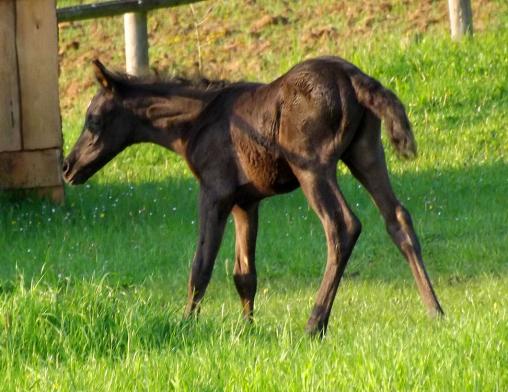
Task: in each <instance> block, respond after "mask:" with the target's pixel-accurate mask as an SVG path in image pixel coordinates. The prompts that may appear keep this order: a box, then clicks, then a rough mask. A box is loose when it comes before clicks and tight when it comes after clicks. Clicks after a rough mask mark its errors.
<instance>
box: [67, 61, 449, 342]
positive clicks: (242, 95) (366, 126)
mask: <svg viewBox="0 0 508 392" xmlns="http://www.w3.org/2000/svg"><path fill="white" fill-rule="evenodd" d="M95 71H96V75H97V80H98V81H99V83H100V84H101V86H102V89H101V91H100V92H99V93H98V94H97V95H96V96H95V97H94V99H93V100H92V102H91V104H90V106H89V108H88V110H87V115H86V119H85V126H84V129H83V132H82V134H81V136H80V138H79V140H78V141H77V142H76V145H75V147H74V148H73V150H72V151H71V153H70V154H69V156H68V157H67V159H66V160H65V162H64V167H63V171H64V178H65V179H66V181H67V182H69V183H71V184H79V183H83V182H85V181H86V180H87V179H88V178H89V177H90V176H92V175H93V174H94V173H95V172H96V171H97V170H99V169H100V168H101V167H102V166H104V165H105V164H106V163H107V162H108V161H109V160H111V159H112V158H113V157H114V156H115V155H116V154H118V153H119V152H120V151H122V150H123V149H124V148H126V147H127V146H129V145H131V144H133V143H140V142H152V143H156V144H159V145H161V146H164V147H166V148H169V149H171V150H173V151H174V152H176V153H177V154H179V155H181V156H182V157H184V159H185V160H186V161H187V163H188V165H189V167H190V169H191V170H192V172H193V173H194V175H195V176H196V178H197V179H198V181H199V184H200V195H199V225H200V231H199V238H198V243H197V250H196V254H195V256H194V261H193V263H192V270H191V273H190V277H189V283H188V291H189V294H188V302H187V306H186V310H185V314H186V316H190V315H192V314H193V313H194V312H195V311H196V310H197V309H198V308H199V304H200V302H201V300H202V299H203V296H204V294H205V291H206V288H207V286H208V283H209V281H210V278H211V275H212V271H213V266H214V262H215V258H216V256H217V252H218V250H219V247H220V243H221V240H222V236H223V233H224V227H225V224H226V220H227V217H228V216H229V214H230V213H232V214H233V218H234V222H235V234H236V247H235V264H234V274H233V276H234V282H235V286H236V288H237V290H238V293H239V295H240V299H241V302H242V308H243V314H244V317H245V318H246V319H249V320H251V319H252V316H253V311H254V297H255V294H256V285H257V283H256V267H255V251H256V236H257V229H258V208H259V203H260V201H261V200H263V199H264V198H267V197H270V196H272V195H276V194H281V193H286V192H290V191H292V190H294V189H296V188H297V187H298V186H301V187H302V190H303V192H304V194H305V197H306V198H307V200H308V202H309V204H310V206H311V207H312V209H313V210H314V211H315V212H316V214H317V215H318V217H319V219H320V220H321V223H322V225H323V229H324V231H325V235H326V242H327V248H328V253H327V261H326V269H325V273H324V276H323V280H322V283H321V286H320V288H319V291H318V294H317V299H316V303H315V306H314V309H313V311H312V314H311V316H310V319H309V321H308V324H307V331H308V332H309V333H311V334H318V335H323V334H324V333H325V332H326V328H327V325H328V319H329V317H330V312H331V309H332V304H333V301H334V298H335V295H336V292H337V288H338V286H339V282H340V280H341V277H342V275H343V273H344V269H345V268H346V265H347V262H348V260H349V257H350V256H351V252H352V251H353V248H354V246H355V243H356V241H357V239H358V236H359V235H360V231H361V224H360V222H359V220H358V218H356V216H355V215H354V214H353V212H352V211H351V209H350V208H349V206H348V205H347V202H346V200H345V199H344V197H343V195H342V193H341V191H340V188H339V185H338V183H337V175H336V171H337V163H338V162H339V160H343V161H344V162H345V163H346V165H347V166H348V167H349V168H350V170H351V172H352V173H353V175H354V176H355V177H356V178H357V179H358V180H359V181H360V182H361V184H363V186H364V187H365V188H366V189H367V190H368V192H369V193H370V194H371V196H372V198H373V200H374V202H375V203H376V205H377V207H378V208H379V210H380V211H381V214H382V215H383V217H384V219H385V222H386V227H387V230H388V233H389V234H390V236H391V238H392V240H393V241H394V243H395V244H396V245H397V246H398V248H399V249H400V251H401V252H402V254H403V255H404V257H405V258H406V260H407V261H408V263H409V265H410V267H411V271H412V273H413V275H414V278H415V281H416V284H417V286H418V290H419V292H420V295H421V297H422V299H423V302H424V303H425V305H426V307H427V309H428V311H429V312H430V313H431V314H442V313H443V312H442V309H441V306H440V305H439V302H438V300H437V298H436V295H435V293H434V290H433V288H432V285H431V283H430V280H429V277H428V275H427V272H426V271H425V267H424V264H423V260H422V256H421V250H420V245H419V243H418V238H417V236H416V234H415V231H414V229H413V225H412V223H411V217H410V215H409V213H408V212H407V210H406V209H405V208H404V207H403V206H402V205H401V203H400V202H399V201H398V200H397V198H396V197H395V195H394V193H393V191H392V187H391V185H390V181H389V178H388V171H387V168H386V163H385V158H384V151H383V146H382V144H381V137H380V133H381V127H380V120H381V119H382V120H383V121H384V122H385V125H386V130H387V133H388V137H389V140H390V142H391V143H392V144H393V146H394V147H395V150H396V151H397V152H398V153H399V154H400V155H401V156H403V157H412V156H414V155H415V154H416V144H415V141H414V138H413V134H412V131H411V127H410V124H409V120H408V119H407V116H406V112H405V110H404V107H403V105H402V103H401V102H400V101H399V99H398V98H397V97H396V96H395V94H393V93H392V92H391V91H390V90H388V89H386V88H384V87H383V86H382V85H381V84H380V83H379V82H377V81H376V80H375V79H373V78H371V77H369V76H367V75H366V74H364V73H363V72H362V71H360V70H359V69H358V68H356V67H355V66H354V65H352V64H350V63H348V62H347V61H345V60H343V59H340V58H337V57H321V58H318V59H312V60H307V61H305V62H303V63H300V64H298V65H296V66H295V67H293V68H292V69H291V70H290V71H288V72H287V73H286V74H285V75H283V76H281V77H280V78H278V79H276V80H275V81H273V82H272V83H269V84H259V83H224V82H211V81H206V80H201V81H198V82H191V81H186V80H183V79H178V80H169V81H166V82H160V81H155V82H154V81H152V82H149V81H144V80H140V79H134V78H131V77H128V76H125V75H119V74H115V73H111V72H110V71H108V70H107V69H106V68H105V67H104V66H103V65H102V64H101V63H99V62H95Z"/></svg>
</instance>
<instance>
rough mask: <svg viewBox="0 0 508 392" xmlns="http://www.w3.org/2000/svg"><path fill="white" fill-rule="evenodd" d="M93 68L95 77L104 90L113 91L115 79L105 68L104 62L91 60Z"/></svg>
mask: <svg viewBox="0 0 508 392" xmlns="http://www.w3.org/2000/svg"><path fill="white" fill-rule="evenodd" d="M92 65H93V70H94V73H95V78H96V79H97V81H98V82H99V84H100V85H101V86H102V88H104V89H105V90H108V91H110V92H114V91H115V81H114V79H113V75H112V74H111V73H110V72H109V71H108V70H107V69H106V67H105V66H104V64H102V63H101V62H100V61H99V60H97V59H96V60H93V61H92Z"/></svg>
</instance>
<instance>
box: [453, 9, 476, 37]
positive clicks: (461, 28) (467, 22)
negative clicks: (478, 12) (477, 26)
mask: <svg viewBox="0 0 508 392" xmlns="http://www.w3.org/2000/svg"><path fill="white" fill-rule="evenodd" d="M448 10H449V13H450V29H451V34H452V39H454V40H460V39H461V38H462V37H463V36H464V35H466V34H467V35H473V12H472V11H471V0H448Z"/></svg>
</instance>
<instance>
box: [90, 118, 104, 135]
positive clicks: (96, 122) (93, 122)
mask: <svg viewBox="0 0 508 392" xmlns="http://www.w3.org/2000/svg"><path fill="white" fill-rule="evenodd" d="M86 125H87V128H88V129H90V131H92V132H94V133H99V132H100V131H101V128H102V121H101V120H100V119H98V118H96V117H90V118H88V120H87V122H86Z"/></svg>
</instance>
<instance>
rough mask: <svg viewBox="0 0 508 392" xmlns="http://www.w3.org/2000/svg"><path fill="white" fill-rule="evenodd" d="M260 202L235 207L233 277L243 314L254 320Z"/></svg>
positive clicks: (246, 317)
mask: <svg viewBox="0 0 508 392" xmlns="http://www.w3.org/2000/svg"><path fill="white" fill-rule="evenodd" d="M258 206H259V203H257V202H256V203H254V204H251V205H249V206H247V207H240V206H238V205H236V206H235V207H234V208H233V218H234V220H235V234H236V243H235V266H234V271H233V278H234V281H235V286H236V290H237V291H238V294H239V295H240V299H241V301H242V308H243V316H244V318H245V319H247V320H249V321H250V320H252V316H253V312H254V296H255V295H256V287H257V282H256V266H255V252H256V236H257V232H258Z"/></svg>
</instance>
